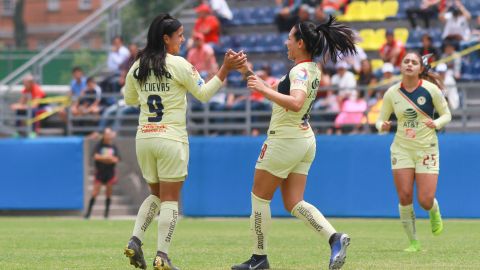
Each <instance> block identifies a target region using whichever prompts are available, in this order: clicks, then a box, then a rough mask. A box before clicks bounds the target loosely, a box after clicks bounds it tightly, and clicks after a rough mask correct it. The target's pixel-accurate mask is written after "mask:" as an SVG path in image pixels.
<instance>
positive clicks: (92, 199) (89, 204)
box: [85, 197, 95, 218]
mask: <svg viewBox="0 0 480 270" xmlns="http://www.w3.org/2000/svg"><path fill="white" fill-rule="evenodd" d="M94 204H95V197H92V198H90V201H89V202H88V210H87V213H86V214H85V218H89V217H90V214H91V213H92V208H93V205H94Z"/></svg>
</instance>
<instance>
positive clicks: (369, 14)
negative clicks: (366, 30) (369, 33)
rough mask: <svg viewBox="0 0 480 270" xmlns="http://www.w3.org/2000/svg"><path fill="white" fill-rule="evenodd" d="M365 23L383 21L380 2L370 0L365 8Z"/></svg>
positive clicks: (383, 15)
mask: <svg viewBox="0 0 480 270" xmlns="http://www.w3.org/2000/svg"><path fill="white" fill-rule="evenodd" d="M365 11H366V12H365V14H364V18H363V20H365V21H383V20H385V14H384V8H383V5H382V2H380V1H378V0H373V1H372V0H370V1H368V2H367V4H366V6H365Z"/></svg>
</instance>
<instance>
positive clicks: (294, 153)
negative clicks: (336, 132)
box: [255, 136, 317, 179]
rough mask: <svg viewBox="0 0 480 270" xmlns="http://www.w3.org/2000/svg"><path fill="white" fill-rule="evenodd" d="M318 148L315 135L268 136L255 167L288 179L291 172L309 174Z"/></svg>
mask: <svg viewBox="0 0 480 270" xmlns="http://www.w3.org/2000/svg"><path fill="white" fill-rule="evenodd" d="M316 148H317V145H316V141H315V136H312V137H308V138H298V139H281V138H267V140H266V141H265V142H264V143H263V146H262V149H261V151H260V155H259V157H258V159H257V165H256V166H255V168H256V169H260V170H265V171H267V172H269V173H271V174H273V175H275V176H277V177H280V178H282V179H286V178H287V177H288V175H289V174H290V173H298V174H304V175H308V171H309V170H310V166H311V165H312V162H313V160H314V159H315V151H316Z"/></svg>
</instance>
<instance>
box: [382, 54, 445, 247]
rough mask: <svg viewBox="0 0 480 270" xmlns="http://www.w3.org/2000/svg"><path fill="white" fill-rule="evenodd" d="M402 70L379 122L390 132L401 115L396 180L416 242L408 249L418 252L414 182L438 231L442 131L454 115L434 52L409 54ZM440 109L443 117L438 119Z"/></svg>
mask: <svg viewBox="0 0 480 270" xmlns="http://www.w3.org/2000/svg"><path fill="white" fill-rule="evenodd" d="M400 68H401V73H402V81H401V82H400V83H397V84H395V85H393V86H392V87H390V88H389V89H388V90H387V92H386V93H385V95H384V97H383V105H382V109H381V112H380V117H379V119H378V121H377V123H376V126H377V129H378V130H379V131H380V132H387V131H389V130H390V127H391V125H392V123H391V121H389V119H390V116H391V114H392V113H394V114H395V116H396V118H397V119H398V120H397V132H396V134H395V139H394V140H393V143H392V145H391V147H390V153H391V165H392V171H393V180H394V182H395V186H396V189H397V194H398V198H399V201H400V203H399V205H398V210H399V212H400V221H401V222H402V225H403V228H404V230H405V233H406V234H407V237H408V240H409V242H410V245H409V247H408V248H406V249H405V251H409V252H416V251H419V250H420V242H419V241H418V239H417V235H416V229H415V213H414V210H413V204H412V202H413V185H414V183H415V184H416V186H417V198H418V202H419V204H420V206H422V208H423V209H425V210H427V211H428V212H429V215H430V225H431V229H432V233H433V235H439V234H440V233H441V232H442V230H443V223H442V218H441V215H440V208H439V206H438V202H437V200H436V198H435V192H436V189H437V182H438V172H439V166H440V156H439V151H438V139H437V133H436V130H438V129H441V128H442V127H444V126H445V125H446V124H448V123H449V122H450V120H451V118H452V117H451V114H450V110H449V109H448V105H447V101H446V100H445V97H444V95H443V93H442V91H441V89H443V84H442V82H441V79H440V77H439V76H438V75H437V74H435V73H433V72H432V71H431V70H430V66H429V65H428V56H426V57H423V58H422V57H421V56H420V55H419V54H418V53H416V52H409V53H407V54H406V55H405V57H404V58H403V60H402V63H401V66H400ZM436 113H438V115H440V116H439V117H438V118H437V119H434V117H435V114H436Z"/></svg>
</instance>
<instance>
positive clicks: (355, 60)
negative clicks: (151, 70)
mask: <svg viewBox="0 0 480 270" xmlns="http://www.w3.org/2000/svg"><path fill="white" fill-rule="evenodd" d="M359 41H360V36H359V35H358V33H357V34H356V35H355V42H357V43H358V42H359ZM355 47H356V48H357V54H355V55H347V56H343V55H342V56H340V57H341V58H342V59H343V61H345V62H347V64H348V65H349V66H350V67H352V69H353V71H354V72H355V73H356V74H358V73H359V72H360V69H361V68H362V64H361V63H362V61H364V60H367V54H366V53H365V51H364V50H363V49H362V47H360V46H358V44H355Z"/></svg>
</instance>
